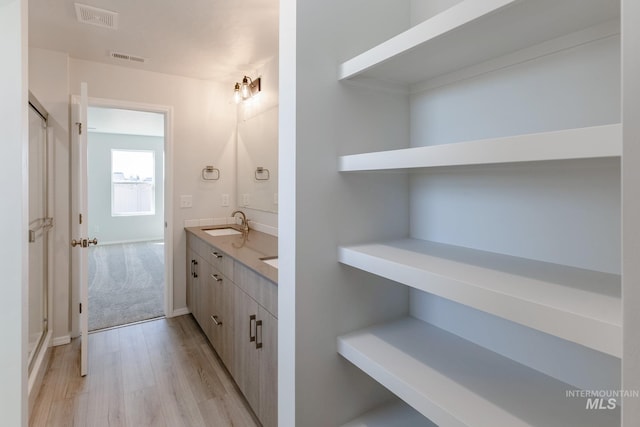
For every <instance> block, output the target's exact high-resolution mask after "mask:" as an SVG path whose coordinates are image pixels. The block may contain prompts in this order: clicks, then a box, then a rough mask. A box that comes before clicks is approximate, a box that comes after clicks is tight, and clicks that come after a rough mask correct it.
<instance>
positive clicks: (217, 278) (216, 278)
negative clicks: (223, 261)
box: [211, 274, 222, 282]
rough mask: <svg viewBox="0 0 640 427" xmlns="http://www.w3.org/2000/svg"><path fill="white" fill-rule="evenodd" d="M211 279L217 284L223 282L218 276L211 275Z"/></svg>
mask: <svg viewBox="0 0 640 427" xmlns="http://www.w3.org/2000/svg"><path fill="white" fill-rule="evenodd" d="M211 278H212V279H213V280H215V281H216V282H222V277H220V276H218V275H217V274H211Z"/></svg>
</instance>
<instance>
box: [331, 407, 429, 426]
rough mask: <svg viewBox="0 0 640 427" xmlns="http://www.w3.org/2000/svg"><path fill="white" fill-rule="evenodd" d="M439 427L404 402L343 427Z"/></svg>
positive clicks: (375, 410) (362, 417)
mask: <svg viewBox="0 0 640 427" xmlns="http://www.w3.org/2000/svg"><path fill="white" fill-rule="evenodd" d="M390 426H393V427H438V426H436V425H435V424H434V423H432V422H431V421H429V419H427V418H425V417H424V416H423V415H422V414H420V413H419V412H417V411H416V410H415V409H413V408H412V407H410V406H409V405H407V404H406V403H404V402H402V401H398V402H393V403H389V404H386V405H382V406H380V407H378V408H375V409H373V410H371V411H369V412H367V413H366V414H363V415H361V416H359V417H358V418H356V419H355V420H351V421H349V422H348V423H347V424H343V425H342V427H390Z"/></svg>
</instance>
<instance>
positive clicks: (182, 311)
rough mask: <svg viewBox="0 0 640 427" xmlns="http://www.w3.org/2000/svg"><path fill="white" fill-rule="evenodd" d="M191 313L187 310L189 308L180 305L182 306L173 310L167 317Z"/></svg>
mask: <svg viewBox="0 0 640 427" xmlns="http://www.w3.org/2000/svg"><path fill="white" fill-rule="evenodd" d="M189 313H191V312H190V311H189V308H187V307H182V308H178V309H177V310H173V313H171V315H170V316H167V317H177V316H184V315H185V314H189Z"/></svg>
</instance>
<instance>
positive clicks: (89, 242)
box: [71, 237, 98, 248]
mask: <svg viewBox="0 0 640 427" xmlns="http://www.w3.org/2000/svg"><path fill="white" fill-rule="evenodd" d="M97 244H98V239H96V238H95V237H94V238H93V239H92V240H89V239H78V240H76V239H73V240H71V246H73V247H74V248H75V247H76V246H80V247H83V248H87V247H89V245H97Z"/></svg>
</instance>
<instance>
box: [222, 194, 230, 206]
mask: <svg viewBox="0 0 640 427" xmlns="http://www.w3.org/2000/svg"><path fill="white" fill-rule="evenodd" d="M222 206H229V195H228V194H223V195H222Z"/></svg>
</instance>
